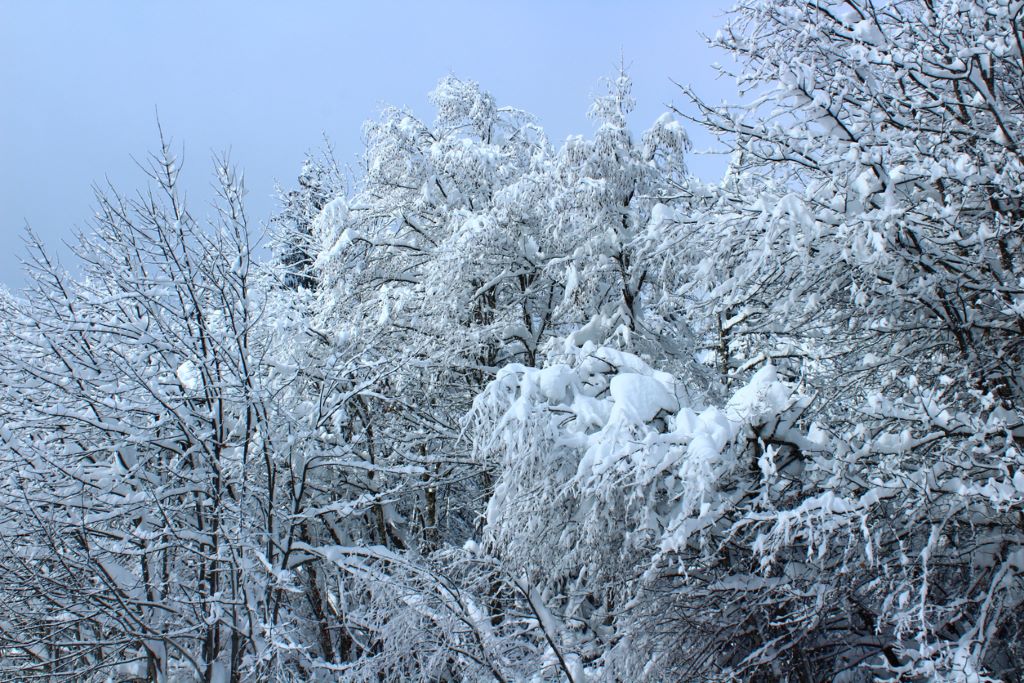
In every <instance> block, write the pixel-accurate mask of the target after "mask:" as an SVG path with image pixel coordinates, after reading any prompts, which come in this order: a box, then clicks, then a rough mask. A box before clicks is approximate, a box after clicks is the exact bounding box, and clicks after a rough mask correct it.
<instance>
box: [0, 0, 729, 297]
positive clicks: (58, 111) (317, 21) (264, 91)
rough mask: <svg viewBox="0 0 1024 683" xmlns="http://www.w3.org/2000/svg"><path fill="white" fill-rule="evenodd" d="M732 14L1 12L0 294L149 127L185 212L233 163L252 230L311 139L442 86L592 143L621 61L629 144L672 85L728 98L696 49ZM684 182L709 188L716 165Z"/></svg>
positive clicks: (91, 6)
mask: <svg viewBox="0 0 1024 683" xmlns="http://www.w3.org/2000/svg"><path fill="white" fill-rule="evenodd" d="M729 4H730V2H727V1H725V0H675V1H674V2H672V1H665V2H637V1H633V2H607V1H599V0H591V1H588V2H584V1H582V0H580V1H576V2H552V1H547V2H544V1H536V2H521V1H517V2H504V3H498V2H483V1H481V0H477V1H476V2H441V1H438V2H386V1H383V0H378V1H377V2H365V3H358V4H357V3H354V2H352V3H349V2H344V3H343V2H278V3H271V2H260V1H256V0H249V1H247V2H240V1H239V2H188V1H182V0H178V1H176V2H163V1H159V2H158V1H153V2H128V1H127V0H125V1H122V2H113V1H110V2H105V1H102V0H92V1H91V2H81V1H75V2H72V1H67V2H56V1H50V0H32V1H27V0H26V1H19V0H0V102H2V105H0V224H2V229H3V230H4V235H5V243H4V246H3V248H2V249H0V282H4V283H7V284H8V285H10V286H11V287H14V288H17V287H19V286H21V284H22V283H23V277H22V275H21V272H20V265H19V264H18V257H19V255H20V254H21V253H22V251H23V249H22V245H21V240H20V235H21V233H22V229H23V228H24V226H25V225H26V224H29V225H31V226H32V228H33V229H34V230H36V231H37V232H38V233H39V234H40V235H42V236H43V238H44V240H45V241H46V242H47V243H48V244H51V245H53V247H54V249H55V250H56V251H57V252H58V253H60V254H61V255H62V258H63V260H64V261H65V262H69V263H70V262H71V260H70V259H69V258H68V257H67V256H66V252H65V251H64V249H63V247H61V242H62V241H63V240H69V239H71V235H72V231H73V229H74V228H76V227H77V228H83V227H85V226H86V224H87V221H88V217H89V216H90V215H91V207H92V206H93V198H92V189H91V188H92V185H93V184H94V183H105V182H106V179H109V180H110V181H111V182H112V183H113V184H114V185H115V186H116V187H118V188H120V189H124V190H133V189H134V188H136V187H139V186H140V185H141V184H142V183H143V181H144V178H143V177H142V174H141V172H140V171H139V170H138V168H137V167H136V166H135V163H134V162H133V161H132V157H133V156H134V157H135V158H141V157H144V156H145V154H146V152H148V151H151V150H152V149H154V147H155V145H156V140H157V133H156V123H155V121H156V114H155V112H156V111H157V110H159V116H160V120H161V122H162V124H163V127H164V130H165V132H166V133H168V134H169V135H170V136H171V137H173V139H174V141H175V142H176V143H177V144H178V145H179V147H180V146H181V145H183V146H184V150H185V167H184V173H185V174H186V175H187V180H188V182H187V187H188V188H189V198H190V200H191V201H192V202H193V207H195V205H196V204H197V203H200V202H202V203H205V202H206V201H207V200H208V198H207V196H205V195H206V194H207V193H206V192H205V189H206V188H207V187H208V185H209V183H208V180H207V178H208V177H209V169H210V157H211V153H212V152H213V151H221V150H230V152H231V158H232V160H233V161H234V162H235V164H236V165H238V166H239V167H240V168H241V169H242V170H243V171H244V173H245V179H246V186H247V189H248V192H249V194H248V197H247V199H248V209H249V216H250V219H251V220H252V221H254V222H255V223H265V222H266V220H267V219H268V218H269V216H270V215H271V214H272V212H273V210H274V199H273V194H274V186H275V183H280V184H282V185H284V186H286V187H290V186H291V185H293V184H294V178H295V176H296V174H297V171H298V169H299V166H300V163H301V161H302V158H303V155H304V153H305V152H306V151H309V150H316V149H317V148H319V147H320V146H321V144H322V139H323V135H324V134H326V135H327V137H328V138H329V139H330V141H331V143H332V145H333V146H334V148H335V153H336V156H337V158H338V159H339V161H342V162H349V161H352V160H354V159H355V158H356V156H357V155H358V154H359V152H360V148H361V139H360V130H361V125H362V122H363V121H364V120H366V119H368V118H372V117H373V116H375V114H376V113H377V112H378V111H379V110H380V108H381V106H382V105H383V104H396V105H405V106H408V107H410V108H412V109H413V110H414V111H416V112H417V113H419V114H420V115H421V116H423V117H425V118H429V117H431V116H432V111H431V109H430V107H429V105H428V103H427V93H428V92H429V91H430V90H431V89H432V88H433V87H434V85H435V84H436V82H437V81H438V79H440V78H441V77H442V76H444V75H445V74H448V73H453V74H455V75H456V76H459V77H460V78H466V79H472V80H475V81H478V82H480V83H481V84H482V85H483V87H484V88H485V89H487V90H489V91H490V92H492V93H493V94H494V96H495V97H496V98H497V100H498V102H499V104H504V105H511V106H517V107H520V108H522V109H526V110H527V111H530V112H531V113H533V114H534V115H536V116H537V117H538V118H539V119H540V121H541V123H542V124H543V125H544V127H545V129H546V130H547V132H548V135H549V137H550V138H551V139H552V141H559V140H561V139H562V138H564V137H565V136H566V135H568V134H574V133H589V132H591V131H592V129H593V127H592V124H591V122H589V121H588V120H587V119H586V117H585V114H586V111H587V108H588V106H589V103H590V100H591V98H592V96H593V95H594V94H596V93H598V92H599V91H600V80H601V78H602V77H604V76H608V75H611V74H612V73H613V71H614V69H615V68H616V67H617V65H618V63H619V58H620V54H621V55H623V56H624V58H625V62H626V64H627V66H628V67H629V71H630V74H631V75H632V77H633V79H634V95H635V97H636V99H637V100H638V105H639V106H638V108H637V111H636V113H635V114H634V116H633V120H632V124H633V127H634V129H635V130H637V131H639V130H642V129H643V128H645V127H646V126H647V125H648V124H650V123H651V122H653V120H654V119H655V118H657V116H658V115H659V114H661V113H662V112H663V111H664V110H665V105H666V104H667V103H670V102H675V103H677V104H679V105H681V106H682V105H684V104H685V98H683V97H682V96H681V94H680V93H679V91H678V89H677V88H676V87H675V86H674V85H673V84H672V82H671V81H672V80H675V81H678V82H680V83H689V84H692V85H693V86H694V87H695V88H696V89H697V90H698V92H701V93H706V94H707V97H708V98H709V99H712V100H718V99H721V98H723V97H728V98H730V99H732V98H733V97H734V96H733V92H734V87H733V84H732V83H731V82H729V81H723V80H718V81H716V80H714V76H715V72H714V71H713V70H712V69H711V64H712V63H713V62H715V61H717V60H720V59H724V56H723V55H721V54H720V53H717V52H716V51H714V50H711V49H710V48H708V47H707V46H706V45H705V44H704V41H703V39H702V38H701V37H700V36H699V35H698V33H699V32H703V33H713V32H714V30H715V29H716V28H717V27H718V26H719V25H720V24H721V21H722V18H721V15H722V12H723V10H724V9H726V7H727V6H728V5H729ZM688 130H690V133H691V136H692V137H693V138H694V139H695V140H696V142H697V143H698V147H707V146H708V145H710V144H711V143H710V141H709V140H707V138H704V137H701V136H700V135H699V134H698V132H697V131H694V130H692V127H691V126H688ZM690 167H691V168H692V169H693V170H695V171H696V172H697V174H698V175H700V176H702V177H704V178H705V179H708V180H711V179H716V178H717V177H718V175H720V173H721V171H722V169H723V168H724V160H723V159H722V158H721V157H700V156H692V157H691V158H690Z"/></svg>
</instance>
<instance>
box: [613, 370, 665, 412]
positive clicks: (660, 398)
mask: <svg viewBox="0 0 1024 683" xmlns="http://www.w3.org/2000/svg"><path fill="white" fill-rule="evenodd" d="M608 390H609V392H610V393H611V397H612V400H613V401H614V402H615V408H614V411H615V412H614V413H613V414H617V415H619V416H621V417H622V418H623V419H624V420H626V421H630V422H635V423H643V422H649V421H650V420H651V419H652V418H653V417H654V416H655V415H657V414H658V413H659V412H660V411H662V410H664V411H666V412H668V413H673V412H675V411H676V410H678V408H679V401H677V400H676V397H675V396H674V395H673V394H672V393H671V392H670V391H669V390H668V388H667V387H665V385H664V384H662V383H661V382H659V381H658V380H656V379H654V378H653V377H645V376H643V375H637V374H632V373H630V374H623V375H616V376H615V377H613V378H612V380H611V383H610V384H609V387H608Z"/></svg>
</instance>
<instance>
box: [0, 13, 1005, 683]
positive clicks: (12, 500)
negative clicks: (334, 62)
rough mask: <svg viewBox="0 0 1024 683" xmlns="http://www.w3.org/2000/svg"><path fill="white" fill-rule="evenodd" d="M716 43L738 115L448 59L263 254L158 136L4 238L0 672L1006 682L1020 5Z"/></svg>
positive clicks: (252, 235)
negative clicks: (568, 86)
mask: <svg viewBox="0 0 1024 683" xmlns="http://www.w3.org/2000/svg"><path fill="white" fill-rule="evenodd" d="M723 22H724V25H723V27H722V28H721V30H720V31H719V32H718V33H717V34H716V35H714V36H712V37H711V38H710V41H711V42H712V43H713V45H715V46H716V47H717V48H719V53H720V54H721V55H722V61H723V62H727V66H724V67H722V68H723V71H725V72H727V74H726V77H728V78H732V79H735V83H736V85H737V96H736V98H735V99H736V101H737V102H742V104H738V105H729V106H726V105H717V104H714V103H711V102H708V101H706V100H704V99H702V97H701V94H700V93H699V92H690V91H689V90H684V93H685V94H684V95H683V97H684V100H685V102H686V103H687V105H686V106H679V107H678V110H674V111H668V112H666V113H665V114H664V115H663V116H662V117H660V118H658V119H657V120H656V121H654V122H653V124H652V125H651V126H650V127H649V128H647V129H646V130H643V131H634V130H630V129H629V127H628V126H627V115H628V114H629V112H630V111H631V108H632V107H633V104H634V103H633V101H632V99H631V94H630V80H629V76H628V73H627V72H626V71H623V72H620V73H613V74H611V76H610V78H609V79H608V80H607V82H606V83H605V84H604V86H602V88H603V94H602V95H601V96H600V97H598V98H597V99H596V101H594V102H593V105H592V107H591V109H590V112H589V116H590V118H591V119H592V121H593V123H594V125H593V129H592V132H591V133H590V134H588V135H584V136H574V137H570V138H568V139H566V140H564V141H562V140H549V139H548V138H547V137H546V136H545V133H544V130H543V129H542V128H541V126H540V124H539V123H538V122H537V121H536V120H534V119H533V118H532V117H531V115H530V114H528V113H526V112H524V111H521V110H518V109H515V108H512V107H510V106H506V104H505V103H503V102H496V101H495V99H494V98H493V97H492V96H491V95H490V94H488V92H487V91H486V90H485V89H484V87H485V86H486V84H482V85H478V84H477V83H474V82H470V81H467V80H460V79H458V78H455V77H451V76H449V77H446V78H443V79H442V80H441V81H440V82H439V83H438V84H437V85H436V88H435V89H434V90H433V93H432V96H431V98H432V102H433V104H434V106H435V108H436V117H434V116H433V115H432V116H431V117H429V118H421V117H420V114H418V113H416V112H412V111H406V110H402V109H397V108H391V109H385V110H383V111H382V112H381V113H380V115H379V116H378V117H377V118H375V119H374V120H372V121H371V122H370V123H368V124H367V125H366V127H365V129H364V131H363V136H364V139H365V149H364V152H363V155H362V157H361V159H360V162H359V165H358V166H357V167H356V168H354V169H351V170H346V169H345V167H344V166H342V165H340V164H339V163H338V162H337V161H336V160H335V158H334V156H333V153H332V152H331V150H330V148H329V147H325V148H324V149H323V151H322V152H320V153H316V154H311V155H310V156H309V158H308V160H307V162H306V163H305V164H304V165H303V167H302V169H301V172H300V174H299V175H298V178H297V180H296V181H295V182H294V183H293V185H292V186H291V187H290V188H286V189H285V190H284V191H283V192H282V194H281V197H280V203H279V209H278V212H277V214H276V216H275V217H274V218H273V219H272V221H271V223H270V227H269V232H270V236H269V238H268V240H267V241H265V242H263V243H262V244H261V243H260V239H259V234H260V232H261V230H260V226H259V225H258V223H257V222H256V221H253V220H251V219H250V218H247V215H246V211H245V208H244V201H243V195H244V188H243V186H242V184H241V182H240V172H236V170H235V169H234V168H233V166H232V165H231V162H230V161H229V160H228V159H227V158H220V159H218V160H217V162H216V163H215V168H214V175H213V179H214V183H213V184H214V186H215V188H217V192H216V197H213V198H212V200H211V198H207V197H204V198H202V199H201V200H199V201H194V202H190V204H189V205H186V204H185V202H184V201H183V193H182V192H181V190H180V184H179V165H178V160H177V158H176V153H175V147H174V145H173V144H171V143H170V142H168V141H167V139H168V138H163V137H162V138H161V139H162V140H163V143H162V144H160V145H158V146H157V147H156V152H155V153H154V154H153V155H152V156H151V157H150V160H149V165H148V167H147V168H148V175H149V177H148V179H143V182H142V184H141V189H138V190H136V189H131V190H127V191H123V192H118V191H108V192H101V193H98V194H97V197H96V213H95V216H94V218H93V220H92V223H91V224H90V228H89V229H88V230H85V231H83V232H82V234H81V235H80V238H79V240H78V244H77V247H76V254H77V259H78V262H79V263H80V264H81V265H80V267H79V268H78V269H77V270H72V269H70V268H69V269H68V270H65V269H63V268H62V267H60V266H59V265H57V263H56V261H55V259H54V258H53V257H52V256H51V255H50V253H51V252H50V251H48V247H47V246H45V245H44V244H42V240H40V239H33V238H31V237H30V242H31V255H30V256H29V258H28V261H27V263H26V269H27V277H28V278H29V284H28V286H27V287H25V288H24V289H23V290H20V291H17V292H13V293H6V292H5V293H4V294H3V295H2V296H0V327H2V336H0V339H2V342H0V680H4V681H31V680H41V681H95V682H100V681H112V682H113V681H135V680H149V681H161V682H168V681H205V682H210V683H213V682H217V683H236V682H241V681H444V682H455V681H491V680H493V681H500V682H513V681H567V682H569V683H584V682H588V681H589V682H598V681H622V682H631V681H765V682H767V681H790V682H797V681H799V682H807V683H810V682H818V681H840V682H844V683H855V682H860V681H865V682H866V681H969V682H979V683H980V682H982V681H1022V680H1024V365H1022V363H1024V251H1022V249H1024V243H1022V242H1024V0H844V1H840V0H739V2H738V3H737V5H736V7H735V8H734V9H733V10H732V11H731V12H730V13H729V14H728V15H727V16H726V17H725V18H724V19H723ZM666 75H669V74H666ZM430 85H431V84H429V83H428V84H424V89H425V90H426V89H429V88H430ZM371 114H372V112H367V115H371ZM698 127H704V128H706V129H707V130H709V131H711V133H713V134H714V135H715V136H716V138H717V139H718V140H719V144H720V145H721V146H723V147H724V148H725V149H727V150H728V152H729V154H730V157H729V158H730V164H729V167H728V170H727V172H726V174H725V176H724V177H722V178H721V179H720V180H719V181H717V182H714V183H707V182H701V181H699V180H697V179H696V178H695V177H694V176H693V175H691V174H690V173H689V172H688V171H687V155H688V153H689V152H690V143H689V138H688V136H687V132H686V131H687V130H691V131H692V130H695V129H697V128H698ZM200 170H201V169H198V168H193V167H191V166H190V167H189V169H188V170H187V173H194V172H195V173H198V172H200ZM268 247H269V248H268Z"/></svg>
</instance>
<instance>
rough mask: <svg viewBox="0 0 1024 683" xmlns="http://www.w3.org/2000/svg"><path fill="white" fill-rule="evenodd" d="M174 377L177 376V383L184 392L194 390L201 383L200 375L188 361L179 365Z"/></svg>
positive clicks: (193, 364)
mask: <svg viewBox="0 0 1024 683" xmlns="http://www.w3.org/2000/svg"><path fill="white" fill-rule="evenodd" d="M175 375H177V377H178V382H179V383H180V384H181V386H182V388H183V389H185V390H186V391H193V390H195V389H196V387H198V386H199V383H200V382H201V381H202V374H201V373H200V372H199V368H198V367H196V364H195V363H193V362H192V361H190V360H187V361H185V362H184V363H182V364H181V365H179V366H178V370H177V371H176V372H175Z"/></svg>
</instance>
